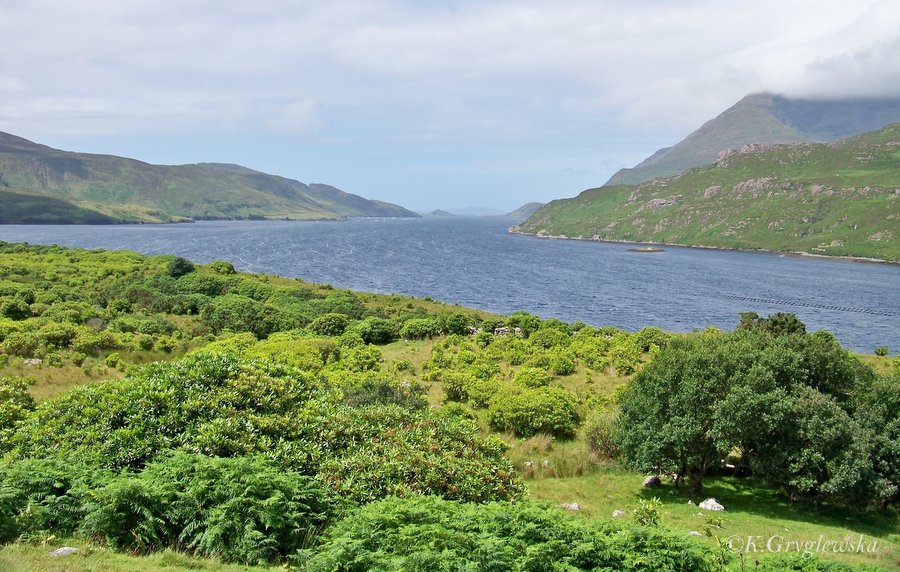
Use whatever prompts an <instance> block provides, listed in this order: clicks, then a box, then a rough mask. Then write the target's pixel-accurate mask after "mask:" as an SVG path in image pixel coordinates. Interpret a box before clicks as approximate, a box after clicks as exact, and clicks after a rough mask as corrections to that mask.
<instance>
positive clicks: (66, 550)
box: [50, 546, 78, 556]
mask: <svg viewBox="0 0 900 572" xmlns="http://www.w3.org/2000/svg"><path fill="white" fill-rule="evenodd" d="M76 552H78V549H77V548H72V547H71V546H63V547H62V548H57V549H56V550H54V551H53V552H51V553H50V556H69V555H70V554H75V553H76Z"/></svg>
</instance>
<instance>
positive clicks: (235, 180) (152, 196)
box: [0, 133, 418, 222]
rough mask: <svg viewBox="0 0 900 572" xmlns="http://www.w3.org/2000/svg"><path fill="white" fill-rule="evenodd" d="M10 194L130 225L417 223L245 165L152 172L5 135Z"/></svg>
mask: <svg viewBox="0 0 900 572" xmlns="http://www.w3.org/2000/svg"><path fill="white" fill-rule="evenodd" d="M4 188H5V189H10V190H18V191H23V192H28V193H30V194H37V195H43V196H47V197H53V198H55V199H57V200H59V201H65V202H69V203H73V204H74V205H76V206H77V207H78V208H81V209H87V210H90V211H97V212H99V213H101V214H103V215H108V216H112V217H113V218H115V219H119V220H124V221H128V222H173V221H178V220H183V219H186V218H187V219H251V218H259V219H296V220H304V219H340V218H346V217H353V216H387V217H392V216H401V217H407V216H418V215H416V214H415V213H413V212H411V211H408V210H406V209H404V208H403V207H400V206H397V205H393V204H390V203H383V202H380V201H370V200H368V199H365V198H363V197H360V196H357V195H353V194H350V193H346V192H344V191H341V190H340V189H336V188H334V187H331V186H328V185H320V184H313V185H306V184H304V183H301V182H299V181H295V180H293V179H288V178H285V177H279V176H275V175H269V174H266V173H261V172H259V171H254V170H252V169H248V168H246V167H242V166H240V165H228V164H220V163H201V164H195V165H175V166H169V165H151V164H148V163H144V162H142V161H137V160H134V159H128V158H124V157H116V156H113V155H96V154H88V153H73V152H69V151H61V150H58V149H53V148H51V147H47V146H46V145H39V144H37V143H33V142H31V141H28V140H26V139H23V138H21V137H17V136H15V135H10V134H8V133H0V189H4ZM0 213H2V214H3V218H4V219H7V220H8V219H11V218H12V217H11V214H10V213H9V212H7V208H6V205H5V204H0ZM26 218H27V219H28V220H24V219H19V220H13V222H42V220H41V219H40V218H38V217H35V213H33V212H28V213H26ZM64 222H74V221H68V220H66V221H64Z"/></svg>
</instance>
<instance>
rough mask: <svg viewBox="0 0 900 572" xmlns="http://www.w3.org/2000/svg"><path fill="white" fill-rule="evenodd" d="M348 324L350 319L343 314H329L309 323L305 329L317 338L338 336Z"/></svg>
mask: <svg viewBox="0 0 900 572" xmlns="http://www.w3.org/2000/svg"><path fill="white" fill-rule="evenodd" d="M349 323H350V319H349V318H348V317H347V316H345V315H344V314H336V313H334V312H329V313H328V314H322V315H321V316H319V317H318V318H316V319H314V320H313V321H312V322H310V324H309V325H308V326H307V329H309V331H310V332H312V333H314V334H316V335H319V336H340V335H341V334H343V333H344V330H346V329H347V325H348V324H349Z"/></svg>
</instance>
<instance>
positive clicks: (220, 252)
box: [0, 218, 900, 353]
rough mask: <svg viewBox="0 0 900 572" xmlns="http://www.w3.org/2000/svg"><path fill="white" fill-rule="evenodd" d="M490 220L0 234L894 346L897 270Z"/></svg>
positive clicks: (396, 287) (672, 324)
mask: <svg viewBox="0 0 900 572" xmlns="http://www.w3.org/2000/svg"><path fill="white" fill-rule="evenodd" d="M507 226H509V221H505V220H501V219H490V218H448V219H428V218H424V219H356V220H350V221H344V222H287V221H285V222H280V221H279V222H274V221H264V222H263V221H260V222H255V221H241V222H234V221H222V222H200V223H195V224H180V225H125V226H0V240H5V241H8V242H14V241H15V242H19V241H25V242H30V243H33V244H59V245H64V246H73V247H81V248H104V249H127V250H135V251H138V252H142V253H146V254H164V253H166V254H177V255H180V256H184V257H185V258H188V259H191V260H194V261H196V262H209V261H212V260H215V259H221V260H228V261H231V262H232V263H233V264H234V265H235V267H236V268H238V269H239V270H243V271H248V272H264V273H270V274H279V275H283V276H290V277H297V278H302V279H303V280H307V281H310V282H321V283H328V284H332V285H334V286H336V287H339V288H350V289H353V290H361V291H368V292H380V293H398V294H408V295H412V296H418V297H424V296H431V297H432V298H434V299H436V300H442V301H445V302H449V303H458V304H460V305H462V306H471V307H475V308H482V309H485V310H490V311H494V312H499V313H504V314H508V313H510V312H513V311H514V310H526V311H528V312H531V313H534V314H538V315H540V316H542V317H545V318H549V317H557V318H561V319H563V320H566V321H568V322H573V321H576V320H581V321H583V322H585V323H588V324H593V325H611V326H617V327H620V328H624V329H627V330H631V331H633V330H637V329H640V328H641V327H644V326H651V325H652V326H659V327H661V328H663V329H666V330H670V331H691V330H694V329H696V328H701V329H702V328H705V327H707V326H717V327H720V328H723V329H732V328H734V326H735V325H736V323H737V320H738V314H739V313H740V312H742V311H748V310H753V311H756V312H758V313H759V314H760V315H763V316H765V315H768V314H771V313H775V312H793V313H795V314H796V315H797V316H798V317H799V318H800V319H801V320H802V321H803V322H805V323H806V324H807V327H808V328H809V329H810V330H819V329H825V330H830V331H831V332H833V333H834V334H835V335H836V336H837V337H838V339H839V340H840V341H841V342H842V343H843V344H844V345H846V346H848V347H850V348H852V349H854V350H857V351H862V352H867V353H871V352H872V351H873V349H874V348H875V347H877V346H881V345H887V346H888V347H889V348H890V350H891V351H892V352H896V351H897V350H900V267H898V266H890V265H883V264H866V263H856V262H848V261H843V260H822V259H804V258H798V257H790V256H779V255H775V254H761V253H760V254H758V253H746V252H726V251H713V250H701V249H693V248H672V247H666V249H665V252H657V253H640V252H633V251H630V250H629V248H630V246H629V245H625V244H612V243H599V242H588V241H575V240H543V239H537V238H532V237H526V236H519V235H510V234H507V232H506V229H507Z"/></svg>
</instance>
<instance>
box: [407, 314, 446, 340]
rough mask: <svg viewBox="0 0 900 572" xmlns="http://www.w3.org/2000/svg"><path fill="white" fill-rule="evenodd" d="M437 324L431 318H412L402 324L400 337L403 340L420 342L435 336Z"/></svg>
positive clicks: (437, 328)
mask: <svg viewBox="0 0 900 572" xmlns="http://www.w3.org/2000/svg"><path fill="white" fill-rule="evenodd" d="M438 330H439V327H438V324H437V322H436V321H435V320H434V319H432V318H412V319H409V320H407V321H406V322H404V323H403V327H402V328H400V337H401V338H403V339H404V340H421V339H425V338H431V337H433V336H435V335H437V333H438Z"/></svg>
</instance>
